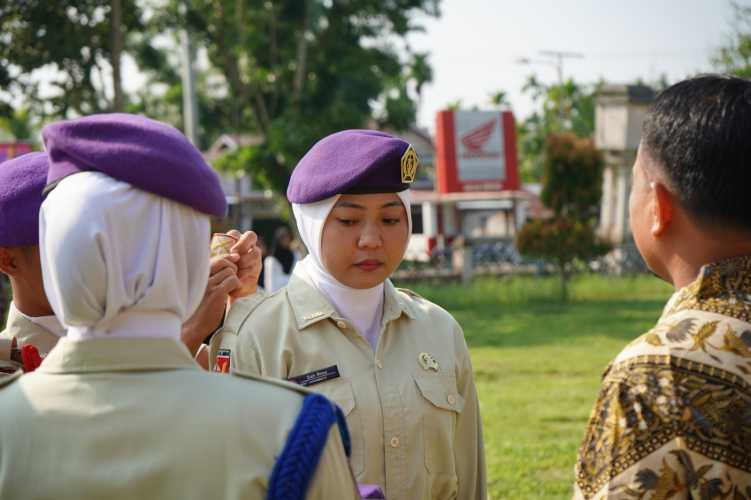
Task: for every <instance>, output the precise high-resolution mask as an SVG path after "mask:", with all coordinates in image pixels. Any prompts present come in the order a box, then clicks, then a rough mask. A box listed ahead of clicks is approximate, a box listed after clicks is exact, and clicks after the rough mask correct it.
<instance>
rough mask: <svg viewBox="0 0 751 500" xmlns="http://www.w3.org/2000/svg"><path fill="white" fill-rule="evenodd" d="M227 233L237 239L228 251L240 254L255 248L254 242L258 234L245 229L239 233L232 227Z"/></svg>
mask: <svg viewBox="0 0 751 500" xmlns="http://www.w3.org/2000/svg"><path fill="white" fill-rule="evenodd" d="M227 234H230V235H232V236H234V237H235V238H238V239H239V241H238V242H237V243H235V244H234V245H233V246H232V248H231V249H230V253H233V254H239V255H241V256H242V255H243V254H246V253H249V252H251V251H253V250H254V249H255V246H256V243H257V242H258V236H257V235H256V233H254V232H253V231H246V232H245V233H243V234H242V235H240V232H239V231H236V230H234V229H233V230H232V231H230V232H229V233H227Z"/></svg>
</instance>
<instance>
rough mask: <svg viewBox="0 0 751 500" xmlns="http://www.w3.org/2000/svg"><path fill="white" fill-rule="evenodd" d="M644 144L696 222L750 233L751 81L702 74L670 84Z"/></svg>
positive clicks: (651, 116) (651, 115) (649, 120)
mask: <svg viewBox="0 0 751 500" xmlns="http://www.w3.org/2000/svg"><path fill="white" fill-rule="evenodd" d="M642 148H643V149H646V150H647V151H646V152H647V155H648V157H649V158H650V159H652V160H653V161H655V162H656V163H657V165H658V168H660V169H661V170H662V172H663V173H664V174H666V176H667V179H666V181H667V184H668V187H669V188H670V189H671V191H672V192H673V194H674V195H676V196H677V197H678V199H679V201H680V203H681V205H682V206H683V207H684V208H685V209H686V210H687V212H688V213H689V214H690V215H691V216H692V217H694V218H696V219H697V222H699V223H706V224H712V225H720V226H722V227H727V228H734V229H740V230H742V231H744V232H748V233H751V192H749V188H751V164H749V162H751V81H749V80H746V79H743V78H737V77H734V76H725V75H702V76H697V77H695V78H690V79H688V80H684V81H682V82H679V83H676V84H675V85H673V86H671V87H668V88H667V89H665V90H664V91H663V92H662V93H660V94H659V95H658V96H657V98H656V99H655V101H654V102H653V103H652V105H651V107H650V109H649V111H648V113H647V116H646V119H645V121H644V125H643V127H642Z"/></svg>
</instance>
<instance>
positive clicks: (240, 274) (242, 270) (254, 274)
mask: <svg viewBox="0 0 751 500" xmlns="http://www.w3.org/2000/svg"><path fill="white" fill-rule="evenodd" d="M227 234H229V235H230V236H234V237H235V238H237V239H238V242H237V243H235V244H234V245H233V246H232V248H231V249H230V254H229V255H230V256H233V257H234V256H236V257H237V260H235V261H234V262H236V263H237V278H238V280H239V282H240V285H239V286H238V287H237V288H236V289H234V290H233V291H232V292H231V293H230V294H229V297H230V303H232V302H233V301H234V300H236V299H241V298H243V297H247V296H248V295H252V294H254V293H255V292H256V290H257V289H258V276H259V275H260V274H261V266H262V262H261V249H260V248H258V247H257V246H256V243H257V242H258V236H256V233H254V232H253V231H246V232H245V233H243V234H240V231H237V230H235V229H233V230H232V231H229V232H228V233H227Z"/></svg>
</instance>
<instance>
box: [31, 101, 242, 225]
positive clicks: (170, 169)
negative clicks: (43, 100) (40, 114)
mask: <svg viewBox="0 0 751 500" xmlns="http://www.w3.org/2000/svg"><path fill="white" fill-rule="evenodd" d="M42 137H43V139H44V143H45V146H46V149H47V154H48V155H49V158H50V169H49V175H48V177H47V191H49V190H51V189H54V186H55V185H56V184H57V183H58V182H59V181H60V180H62V179H63V178H65V177H67V176H69V175H72V174H75V173H78V172H83V171H90V170H94V171H98V172H102V173H104V174H106V175H108V176H110V177H112V178H114V179H117V180H120V181H123V182H127V183H128V184H131V185H133V186H135V187H137V188H139V189H141V190H143V191H146V192H149V193H152V194H155V195H158V196H162V197H164V198H168V199H170V200H173V201H176V202H178V203H182V204H184V205H188V206H190V207H192V208H194V209H196V210H198V211H199V212H203V213H205V214H208V215H213V216H215V217H224V216H225V215H226V213H227V200H226V198H225V197H224V192H223V191H222V188H221V184H220V183H219V177H218V176H217V174H216V172H214V171H213V170H212V169H211V167H210V166H209V165H208V164H207V163H206V161H205V160H204V159H203V156H201V153H200V152H199V151H198V150H197V149H196V148H195V146H193V145H192V144H191V143H190V141H188V139H187V138H186V137H185V136H184V135H183V134H182V133H181V132H180V131H178V130H177V129H175V128H174V127H171V126H170V125H167V124H164V123H161V122H158V121H155V120H151V119H149V118H145V117H143V116H137V115H130V114H125V113H112V114H101V115H92V116H86V117H83V118H76V119H73V120H64V121H59V122H55V123H52V124H50V125H47V126H46V127H44V129H43V130H42Z"/></svg>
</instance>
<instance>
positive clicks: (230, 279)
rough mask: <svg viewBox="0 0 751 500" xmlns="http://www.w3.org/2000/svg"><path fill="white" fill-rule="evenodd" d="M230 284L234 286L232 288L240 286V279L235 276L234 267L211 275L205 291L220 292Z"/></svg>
mask: <svg viewBox="0 0 751 500" xmlns="http://www.w3.org/2000/svg"><path fill="white" fill-rule="evenodd" d="M232 283H234V284H235V287H234V288H236V287H237V286H240V279H239V278H238V276H237V270H236V268H234V265H233V266H232V267H229V266H228V267H225V268H223V269H221V270H220V271H218V272H216V273H215V274H212V275H211V276H210V277H209V283H208V285H207V286H206V291H207V292H209V293H214V292H221V291H222V290H223V289H225V288H226V287H228V286H230V285H231V284H232ZM234 288H231V289H230V291H231V290H234ZM226 293H229V292H226Z"/></svg>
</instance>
